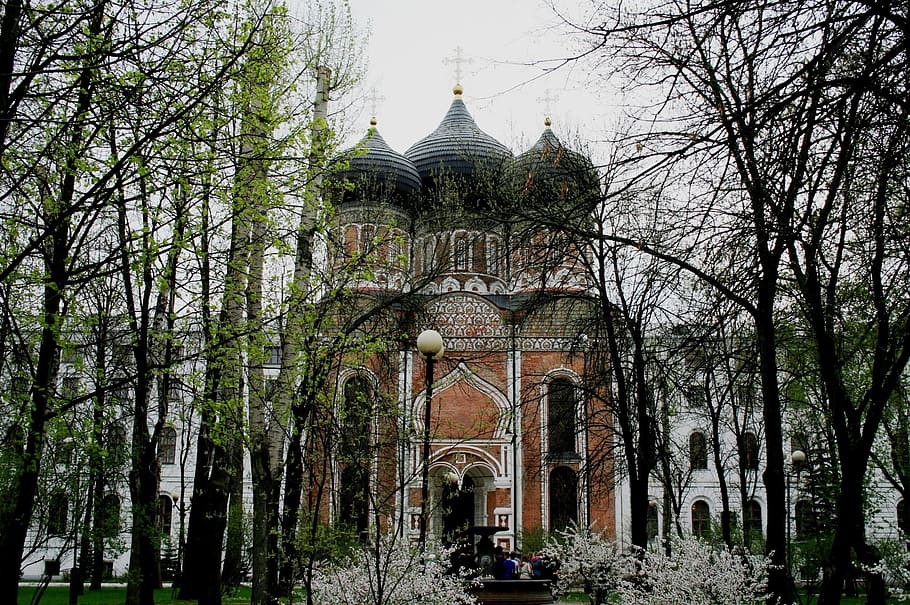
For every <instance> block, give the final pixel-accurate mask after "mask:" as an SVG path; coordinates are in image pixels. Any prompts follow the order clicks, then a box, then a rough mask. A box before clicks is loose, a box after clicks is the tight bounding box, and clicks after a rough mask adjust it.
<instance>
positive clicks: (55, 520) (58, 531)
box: [47, 492, 69, 536]
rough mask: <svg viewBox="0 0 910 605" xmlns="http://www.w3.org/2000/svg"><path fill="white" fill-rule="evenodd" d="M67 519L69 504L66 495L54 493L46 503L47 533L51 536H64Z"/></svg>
mask: <svg viewBox="0 0 910 605" xmlns="http://www.w3.org/2000/svg"><path fill="white" fill-rule="evenodd" d="M68 517H69V502H68V501H67V499H66V494H64V493H63V492H54V493H53V494H51V497H50V499H49V500H48V503H47V533H48V534H50V535H52V536H59V535H63V534H65V533H66V523H67V520H68Z"/></svg>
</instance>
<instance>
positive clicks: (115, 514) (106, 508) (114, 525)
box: [98, 494, 120, 538]
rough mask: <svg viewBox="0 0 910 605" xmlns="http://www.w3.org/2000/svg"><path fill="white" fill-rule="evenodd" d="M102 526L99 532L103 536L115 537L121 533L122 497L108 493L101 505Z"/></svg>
mask: <svg viewBox="0 0 910 605" xmlns="http://www.w3.org/2000/svg"><path fill="white" fill-rule="evenodd" d="M99 509H100V510H99V519H100V526H99V527H98V532H99V534H100V535H101V537H103V538H114V537H116V536H117V534H119V533H120V498H119V497H118V496H117V494H107V495H106V496H104V498H102V499H101V504H100V506H99Z"/></svg>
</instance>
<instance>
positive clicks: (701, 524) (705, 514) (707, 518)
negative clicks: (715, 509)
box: [692, 500, 711, 538]
mask: <svg viewBox="0 0 910 605" xmlns="http://www.w3.org/2000/svg"><path fill="white" fill-rule="evenodd" d="M710 529H711V509H710V507H708V503H707V502H705V501H704V500H696V501H695V502H693V503H692V535H693V536H695V537H696V538H705V537H707V536H708V531H709V530H710Z"/></svg>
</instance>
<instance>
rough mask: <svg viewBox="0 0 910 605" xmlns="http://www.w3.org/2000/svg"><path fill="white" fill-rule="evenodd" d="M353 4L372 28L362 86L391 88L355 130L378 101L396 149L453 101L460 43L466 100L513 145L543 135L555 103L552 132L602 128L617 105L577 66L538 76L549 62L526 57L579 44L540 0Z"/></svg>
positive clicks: (543, 56)
mask: <svg viewBox="0 0 910 605" xmlns="http://www.w3.org/2000/svg"><path fill="white" fill-rule="evenodd" d="M350 5H351V10H352V12H353V15H354V18H355V20H356V21H357V22H358V23H359V24H361V25H362V26H364V27H365V26H367V25H369V28H370V32H371V34H370V41H369V45H368V50H367V53H368V63H369V70H368V72H367V77H366V81H365V85H364V89H365V95H366V96H369V91H370V90H371V89H373V88H375V90H376V91H377V94H378V95H379V96H381V97H384V98H383V99H380V100H378V101H375V102H370V101H365V102H364V105H365V107H364V111H363V113H362V114H361V116H360V118H359V122H360V123H361V124H358V127H357V128H355V129H354V130H355V132H356V133H358V134H357V135H356V138H357V139H359V138H360V137H361V136H362V135H363V134H364V133H365V132H366V129H367V128H368V127H369V120H370V115H371V113H372V111H371V106H373V105H375V109H376V111H375V113H376V117H377V119H378V124H379V131H380V133H381V134H382V136H383V138H384V139H385V140H386V142H387V143H389V145H391V146H392V148H393V149H395V150H396V151H399V152H401V153H404V151H406V150H407V148H408V147H410V146H411V145H412V144H414V143H416V142H417V141H418V140H419V139H421V138H422V137H424V136H425V135H427V134H429V133H430V132H432V131H433V130H434V129H435V128H436V126H437V125H438V124H439V122H440V121H441V120H442V118H443V116H444V115H445V113H446V111H447V110H448V108H449V105H450V104H451V101H452V86H453V85H454V84H455V79H456V65H455V63H454V62H453V61H452V60H453V59H454V58H455V56H456V49H457V48H458V47H461V49H462V56H463V58H464V59H466V60H467V61H465V62H463V63H462V64H461V70H462V78H461V80H462V81H461V84H462V85H463V86H464V91H465V92H464V101H465V103H466V105H467V108H468V110H469V111H470V112H471V114H472V115H473V117H474V120H475V121H476V122H477V124H478V126H480V128H481V129H482V130H484V131H485V132H487V133H488V134H490V135H492V136H494V137H496V139H498V140H499V141H501V142H502V143H504V144H506V145H508V146H509V147H511V148H512V149H513V151H515V152H516V153H517V152H520V151H524V150H525V149H527V148H528V147H530V146H531V145H532V144H533V143H534V142H535V141H536V140H537V138H538V136H539V135H540V133H541V132H542V131H543V120H544V118H545V117H546V115H547V114H548V113H549V114H550V116H551V117H552V119H553V130H554V132H556V134H557V136H560V137H561V138H563V140H564V141H566V142H568V141H569V140H571V139H572V138H573V137H575V136H576V133H577V132H578V131H579V130H584V131H585V132H586V133H587V134H589V135H595V134H596V131H597V130H598V129H599V128H603V126H604V124H605V120H606V119H607V118H606V116H607V115H608V114H609V113H610V108H609V107H608V106H609V103H608V102H606V101H604V100H603V98H595V97H594V96H593V94H591V93H589V92H587V91H586V90H585V88H586V87H585V86H584V85H583V84H582V81H583V80H584V77H585V76H584V74H581V73H580V72H581V70H579V69H578V68H576V69H574V70H561V71H559V72H557V73H555V74H550V75H546V76H543V77H541V75H542V74H543V72H544V69H543V67H541V66H533V65H529V64H531V63H534V62H535V61H541V60H548V59H554V58H558V57H562V56H565V55H566V54H568V53H570V52H571V45H572V44H573V41H572V40H571V38H569V37H568V36H566V35H565V32H564V30H559V29H558V28H555V27H554V26H555V25H556V24H557V23H558V18H557V17H556V16H555V15H554V14H553V12H552V11H551V10H550V9H549V8H547V6H546V5H545V4H544V3H542V2H539V1H538V0H456V1H443V0H350ZM574 43H575V44H577V42H574ZM447 60H448V62H447ZM547 98H550V99H555V100H549V101H548V100H546V99H547Z"/></svg>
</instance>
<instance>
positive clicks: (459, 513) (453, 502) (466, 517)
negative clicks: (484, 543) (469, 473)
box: [440, 477, 475, 546]
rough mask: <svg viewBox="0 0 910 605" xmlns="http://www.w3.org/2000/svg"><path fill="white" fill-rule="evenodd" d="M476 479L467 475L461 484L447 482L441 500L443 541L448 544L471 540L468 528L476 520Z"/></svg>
mask: <svg viewBox="0 0 910 605" xmlns="http://www.w3.org/2000/svg"><path fill="white" fill-rule="evenodd" d="M474 496H475V492H474V480H473V479H471V477H465V478H464V480H462V482H461V485H458V483H457V482H455V481H453V482H446V483H445V484H444V485H443V488H442V500H441V502H440V504H441V505H442V506H441V510H440V512H441V513H442V543H443V544H444V545H446V546H449V545H452V544H456V543H459V542H462V543H463V542H467V541H469V540H470V536H469V535H468V528H469V527H471V526H473V525H475V520H474V508H475V507H474Z"/></svg>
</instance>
